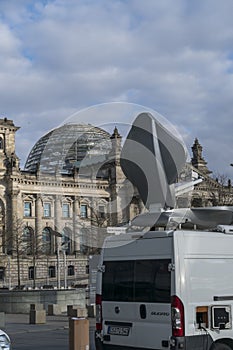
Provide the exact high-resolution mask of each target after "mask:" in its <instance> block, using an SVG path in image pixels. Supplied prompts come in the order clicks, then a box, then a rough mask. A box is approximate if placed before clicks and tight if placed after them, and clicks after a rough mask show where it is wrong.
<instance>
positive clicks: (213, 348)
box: [211, 343, 232, 350]
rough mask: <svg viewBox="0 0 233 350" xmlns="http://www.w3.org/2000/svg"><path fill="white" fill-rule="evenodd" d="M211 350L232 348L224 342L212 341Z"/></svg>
mask: <svg viewBox="0 0 233 350" xmlns="http://www.w3.org/2000/svg"><path fill="white" fill-rule="evenodd" d="M211 350H232V348H231V347H230V346H229V345H227V344H224V343H214V344H213V345H212V346H211Z"/></svg>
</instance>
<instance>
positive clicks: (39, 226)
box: [35, 194, 43, 246]
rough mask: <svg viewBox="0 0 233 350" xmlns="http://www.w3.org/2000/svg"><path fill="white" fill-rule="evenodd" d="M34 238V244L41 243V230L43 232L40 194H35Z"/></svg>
mask: <svg viewBox="0 0 233 350" xmlns="http://www.w3.org/2000/svg"><path fill="white" fill-rule="evenodd" d="M35 217H36V220H35V237H36V244H37V246H38V244H40V243H41V241H42V230H43V223H42V218H43V203H42V198H41V195H40V194H37V196H36V201H35Z"/></svg>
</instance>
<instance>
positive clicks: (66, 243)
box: [61, 227, 72, 254]
mask: <svg viewBox="0 0 233 350" xmlns="http://www.w3.org/2000/svg"><path fill="white" fill-rule="evenodd" d="M71 234H72V231H71V229H70V228H68V227H64V229H63V230H62V238H61V244H62V249H63V250H65V252H66V254H70V253H71Z"/></svg>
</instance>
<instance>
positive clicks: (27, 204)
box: [24, 202, 32, 217]
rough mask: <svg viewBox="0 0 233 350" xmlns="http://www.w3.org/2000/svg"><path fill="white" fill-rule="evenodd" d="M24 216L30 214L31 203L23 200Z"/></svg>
mask: <svg viewBox="0 0 233 350" xmlns="http://www.w3.org/2000/svg"><path fill="white" fill-rule="evenodd" d="M24 216H27V217H29V216H32V203H31V202H24Z"/></svg>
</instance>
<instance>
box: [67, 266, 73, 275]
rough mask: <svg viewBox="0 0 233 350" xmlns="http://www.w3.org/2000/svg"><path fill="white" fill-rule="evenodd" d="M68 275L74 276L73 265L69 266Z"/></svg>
mask: <svg viewBox="0 0 233 350" xmlns="http://www.w3.org/2000/svg"><path fill="white" fill-rule="evenodd" d="M68 276H74V266H73V265H69V266H68Z"/></svg>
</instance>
